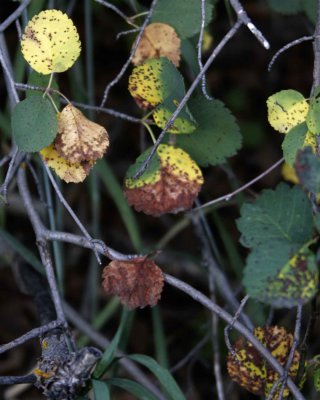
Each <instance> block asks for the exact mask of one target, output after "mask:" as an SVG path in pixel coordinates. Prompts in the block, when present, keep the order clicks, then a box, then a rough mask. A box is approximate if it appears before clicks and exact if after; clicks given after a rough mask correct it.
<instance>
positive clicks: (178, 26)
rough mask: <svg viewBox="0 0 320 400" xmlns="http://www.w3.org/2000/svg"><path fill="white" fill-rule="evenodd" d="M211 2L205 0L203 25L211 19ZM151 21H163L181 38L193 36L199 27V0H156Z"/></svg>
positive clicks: (198, 30)
mask: <svg viewBox="0 0 320 400" xmlns="http://www.w3.org/2000/svg"><path fill="white" fill-rule="evenodd" d="M213 3H215V1H214V2H213V1H210V0H207V1H206V2H205V4H206V7H205V14H206V19H205V25H208V23H209V22H210V21H211V18H212V10H213ZM151 22H163V23H165V24H168V25H171V26H172V27H173V28H174V29H175V30H176V32H177V34H178V35H179V37H180V38H181V39H185V38H187V37H191V36H194V35H195V34H197V33H198V32H200V28H201V1H200V0H174V1H172V0H161V1H158V3H157V5H156V7H155V10H154V13H153V15H152V19H151Z"/></svg>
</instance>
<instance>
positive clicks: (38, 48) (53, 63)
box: [21, 10, 81, 75]
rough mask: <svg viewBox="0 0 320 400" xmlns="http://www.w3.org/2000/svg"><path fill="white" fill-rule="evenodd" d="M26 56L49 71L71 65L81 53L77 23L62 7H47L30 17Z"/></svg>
mask: <svg viewBox="0 0 320 400" xmlns="http://www.w3.org/2000/svg"><path fill="white" fill-rule="evenodd" d="M21 50H22V54H23V56H24V58H25V59H26V61H27V62H28V63H29V64H30V66H31V67H32V68H33V69H34V70H35V71H37V72H39V73H41V74H43V75H47V74H51V73H52V72H64V71H66V70H67V69H69V68H71V67H72V65H73V64H74V63H75V61H76V60H77V58H78V57H79V55H80V51H81V44H80V40H79V35H78V32H77V29H76V27H75V26H74V25H73V22H72V20H71V19H70V18H68V16H67V15H66V14H64V13H62V12H61V11H59V10H45V11H42V12H40V13H39V14H37V15H35V16H34V17H33V18H32V19H31V21H29V23H28V25H27V26H26V29H25V31H24V34H23V36H22V41H21Z"/></svg>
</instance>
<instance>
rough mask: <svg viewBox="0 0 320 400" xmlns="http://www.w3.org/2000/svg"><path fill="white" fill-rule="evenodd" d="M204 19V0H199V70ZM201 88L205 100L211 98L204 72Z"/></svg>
mask: <svg viewBox="0 0 320 400" xmlns="http://www.w3.org/2000/svg"><path fill="white" fill-rule="evenodd" d="M205 21H206V0H201V28H200V34H199V39H198V43H197V49H198V65H199V68H200V71H201V70H202V68H203V63H202V42H203V33H204V26H205ZM201 88H202V93H203V95H204V96H205V98H206V99H207V100H212V97H210V96H209V94H208V92H207V88H206V75H205V74H204V75H203V76H202V80H201Z"/></svg>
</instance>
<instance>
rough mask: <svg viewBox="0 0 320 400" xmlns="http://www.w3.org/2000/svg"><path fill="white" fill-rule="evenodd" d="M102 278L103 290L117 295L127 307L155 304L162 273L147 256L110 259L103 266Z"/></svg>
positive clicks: (161, 283) (160, 289) (161, 282)
mask: <svg viewBox="0 0 320 400" xmlns="http://www.w3.org/2000/svg"><path fill="white" fill-rule="evenodd" d="M102 279H103V281H102V286H103V288H104V290H105V292H106V293H107V294H112V295H116V296H119V298H120V300H121V303H122V304H123V305H125V306H126V307H127V308H129V309H133V308H137V307H140V308H142V307H146V306H155V305H156V304H157V302H158V301H159V299H160V297H161V292H162V288H163V273H162V271H161V269H160V268H159V267H158V266H157V265H156V264H155V263H154V262H153V261H152V260H149V259H147V258H145V259H142V260H141V259H139V260H131V261H112V262H111V263H110V264H109V265H107V266H106V267H104V269H103V273H102Z"/></svg>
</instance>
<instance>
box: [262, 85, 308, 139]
mask: <svg viewBox="0 0 320 400" xmlns="http://www.w3.org/2000/svg"><path fill="white" fill-rule="evenodd" d="M267 107H268V120H269V123H270V125H271V126H272V127H273V128H274V129H275V130H276V131H278V132H280V133H287V132H288V131H290V129H291V128H293V127H295V126H297V125H299V124H301V123H302V122H304V121H305V120H306V117H307V114H308V110H309V105H308V102H307V101H306V99H305V98H304V97H303V95H302V94H301V93H299V92H297V91H296V90H292V89H289V90H282V91H280V92H278V93H275V94H273V95H272V96H270V97H269V98H268V100H267Z"/></svg>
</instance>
